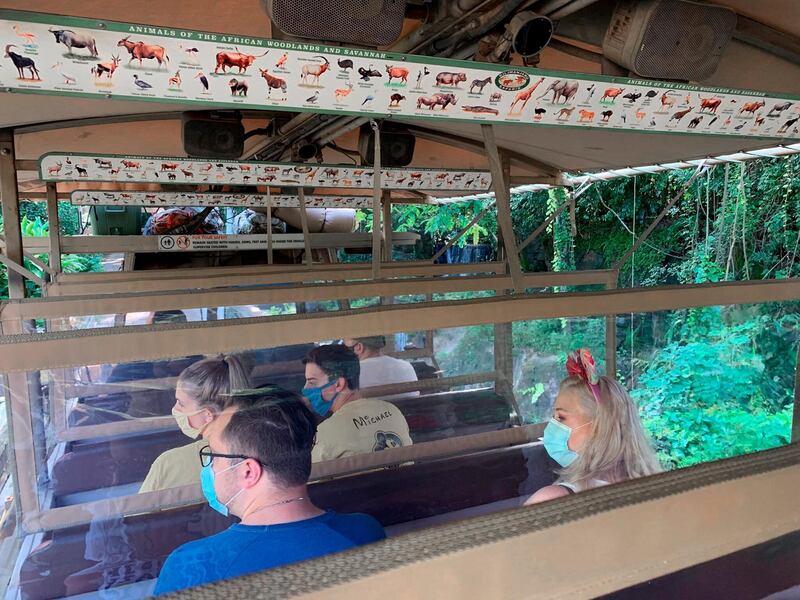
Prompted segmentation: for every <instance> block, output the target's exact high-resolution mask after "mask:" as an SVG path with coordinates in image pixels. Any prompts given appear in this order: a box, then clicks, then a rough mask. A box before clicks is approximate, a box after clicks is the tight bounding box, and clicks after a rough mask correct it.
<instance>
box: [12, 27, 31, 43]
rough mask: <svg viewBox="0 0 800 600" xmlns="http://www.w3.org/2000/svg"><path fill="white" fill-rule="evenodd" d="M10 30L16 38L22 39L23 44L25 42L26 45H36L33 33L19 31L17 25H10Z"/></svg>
mask: <svg viewBox="0 0 800 600" xmlns="http://www.w3.org/2000/svg"><path fill="white" fill-rule="evenodd" d="M11 29H13V30H14V33H16V34H17V36H19V37H21V38H22V39H24V40H25V42H27V43H28V44H35V43H36V34H35V33H30V32H29V31H21V30H20V28H19V25H12V26H11Z"/></svg>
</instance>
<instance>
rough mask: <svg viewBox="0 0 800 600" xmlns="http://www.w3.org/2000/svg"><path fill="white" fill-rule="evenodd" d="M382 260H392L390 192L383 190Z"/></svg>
mask: <svg viewBox="0 0 800 600" xmlns="http://www.w3.org/2000/svg"><path fill="white" fill-rule="evenodd" d="M382 203H383V260H384V261H385V262H392V250H393V247H394V243H393V241H392V192H390V191H389V190H383V197H382Z"/></svg>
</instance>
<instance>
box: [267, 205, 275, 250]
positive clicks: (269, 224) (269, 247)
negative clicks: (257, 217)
mask: <svg viewBox="0 0 800 600" xmlns="http://www.w3.org/2000/svg"><path fill="white" fill-rule="evenodd" d="M273 257H274V255H273V251H272V202H270V200H267V264H268V265H271V264H272V261H273Z"/></svg>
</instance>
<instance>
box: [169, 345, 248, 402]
mask: <svg viewBox="0 0 800 600" xmlns="http://www.w3.org/2000/svg"><path fill="white" fill-rule="evenodd" d="M178 385H179V386H181V387H183V388H184V389H185V390H186V392H187V393H188V394H189V395H190V396H191V397H192V398H193V399H194V400H195V402H197V405H198V406H199V407H200V408H210V409H212V410H213V411H215V412H218V411H221V410H222V409H224V408H227V406H228V405H229V404H230V403H231V395H232V394H235V393H236V392H241V391H243V390H248V389H250V375H249V369H247V368H245V366H244V365H243V364H242V361H241V360H240V359H239V358H238V357H236V356H234V355H219V356H218V357H216V358H206V359H205V360H201V361H198V362H196V363H194V364H193V365H190V366H189V367H187V368H186V369H184V370H183V372H182V373H181V374H180V375H179V376H178Z"/></svg>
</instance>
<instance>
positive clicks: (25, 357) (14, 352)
mask: <svg viewBox="0 0 800 600" xmlns="http://www.w3.org/2000/svg"><path fill="white" fill-rule="evenodd" d="M198 296H201V297H202V294H198ZM798 299H800V278H794V279H781V280H759V281H740V282H735V283H733V282H726V283H712V284H701V285H682V286H658V287H648V288H637V289H625V290H604V291H598V292H580V293H558V294H535V295H516V296H497V297H495V298H480V299H476V300H458V301H440V302H433V303H420V304H403V305H395V306H378V307H370V308H363V309H359V310H357V311H350V312H348V313H346V314H345V313H340V312H326V313H314V314H298V315H283V316H280V317H266V318H253V319H230V320H228V321H224V322H222V323H221V324H219V325H216V324H215V325H208V324H207V323H189V324H183V325H180V326H167V325H164V326H161V327H158V328H155V329H154V328H151V327H118V328H111V329H107V330H102V331H101V330H98V332H97V333H95V332H86V331H72V332H56V333H44V334H39V335H36V336H27V337H26V339H24V340H20V341H18V342H16V343H14V344H0V364H2V365H3V368H4V370H5V371H6V372H9V373H10V372H17V371H28V370H34V369H53V368H66V367H73V366H82V365H87V364H101V363H112V362H129V361H131V360H142V361H144V360H159V359H162V358H167V357H171V356H181V355H183V354H186V352H187V348H202V349H203V351H204V352H205V353H207V354H216V353H225V352H233V351H244V350H249V349H252V348H262V347H263V346H264V343H265V340H268V342H269V344H271V345H273V346H284V345H290V344H300V343H307V342H315V341H318V340H325V339H337V338H340V337H341V336H342V335H343V332H347V334H348V335H350V336H352V337H365V336H371V335H379V334H380V335H387V334H390V333H397V332H402V331H408V327H409V324H413V327H414V329H415V330H416V331H422V330H426V329H447V328H453V327H464V326H467V325H483V324H494V323H496V322H498V320H502V321H510V322H515V321H530V320H534V319H536V320H538V319H554V318H570V317H597V316H605V315H613V314H619V313H629V312H655V311H662V310H675V309H678V308H681V309H684V308H696V307H701V306H720V305H726V306H728V305H735V304H760V303H764V302H788V301H795V300H798ZM176 327H177V329H176ZM176 332H178V333H176Z"/></svg>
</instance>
